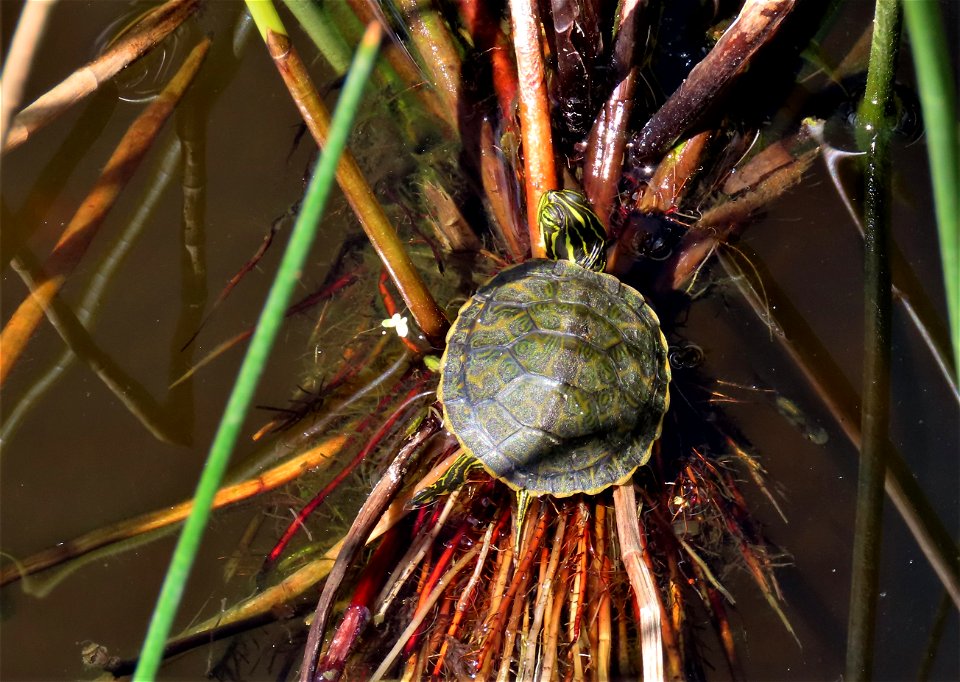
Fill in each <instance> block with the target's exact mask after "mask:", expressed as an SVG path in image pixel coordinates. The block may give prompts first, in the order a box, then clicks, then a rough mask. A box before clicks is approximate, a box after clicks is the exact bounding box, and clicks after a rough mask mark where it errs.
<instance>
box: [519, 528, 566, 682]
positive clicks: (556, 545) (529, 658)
mask: <svg viewBox="0 0 960 682" xmlns="http://www.w3.org/2000/svg"><path fill="white" fill-rule="evenodd" d="M566 526H567V514H565V513H563V512H562V511H561V513H560V514H559V520H558V521H557V527H556V529H554V531H553V545H552V546H551V548H550V562H549V564H548V565H547V567H546V570H545V571H544V574H543V577H542V579H541V580H540V581H538V583H537V600H536V603H535V605H534V610H533V622H532V623H531V625H530V630H529V632H528V634H527V639H526V641H527V652H526V657H525V659H524V663H523V666H522V667H521V671H522V673H523V674H522V675H521V679H528V680H532V679H533V677H534V672H535V670H536V667H537V666H536V655H537V652H538V650H540V649H539V647H538V646H537V640H538V639H539V638H540V630H541V628H542V627H543V618H544V614H545V613H546V610H547V604H548V603H550V601H551V600H552V597H553V589H554V582H553V580H554V578H555V577H556V575H557V567H558V566H559V565H560V554H561V552H562V545H563V535H564V531H565V530H566Z"/></svg>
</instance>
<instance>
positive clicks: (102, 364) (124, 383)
mask: <svg viewBox="0 0 960 682" xmlns="http://www.w3.org/2000/svg"><path fill="white" fill-rule="evenodd" d="M10 267H11V269H13V271H14V272H16V273H17V274H18V275H19V276H20V279H21V280H23V282H24V284H26V285H27V288H28V289H30V290H31V291H33V290H35V289H36V288H37V287H38V286H39V283H40V282H42V281H43V280H44V279H45V277H46V273H44V271H43V269H42V267H41V265H40V264H39V263H37V262H36V261H35V260H34V257H33V256H32V255H27V251H26V250H22V251H21V253H20V255H19V256H16V257H15V258H13V259H12V260H11V261H10ZM44 313H45V314H46V316H47V321H48V322H49V323H50V326H52V327H53V328H54V329H55V330H56V332H57V334H59V335H60V338H61V339H63V341H64V343H65V344H66V346H67V352H68V353H72V355H71V357H77V358H79V359H80V360H81V361H82V362H83V363H84V364H85V365H87V367H89V368H90V369H91V370H92V371H93V373H94V374H96V375H97V377H98V378H99V379H100V381H102V382H103V384H104V386H106V387H107V389H109V390H110V392H111V393H113V395H114V396H115V397H116V398H117V400H118V401H120V402H121V403H122V404H123V406H124V407H126V408H127V410H128V411H129V412H130V414H132V415H133V416H134V417H135V418H136V419H137V421H139V422H140V424H141V425H142V426H143V427H144V428H145V429H146V430H147V431H149V432H150V433H151V434H152V435H153V436H154V437H155V438H156V439H157V440H160V441H162V442H164V443H173V444H175V445H185V444H187V443H189V441H190V438H189V435H188V434H189V427H186V426H185V425H183V424H181V423H180V422H178V421H177V420H176V419H175V418H173V417H172V415H170V414H169V413H168V412H166V411H165V410H164V408H163V406H162V405H161V404H159V403H158V402H157V401H156V400H154V398H153V396H152V395H150V392H149V391H148V390H147V389H146V388H144V386H143V385H142V384H141V383H139V382H138V381H137V380H136V379H134V378H133V377H131V376H130V375H129V374H127V373H126V372H125V371H124V370H123V369H122V368H121V367H120V366H119V364H118V363H117V362H116V361H115V360H114V359H113V357H112V356H111V355H110V353H108V352H107V351H105V350H104V349H103V348H102V347H101V346H100V344H98V343H97V342H96V340H95V339H94V338H93V336H92V335H91V334H90V332H89V331H87V328H86V327H85V326H84V323H83V322H82V321H81V319H80V317H79V315H78V314H77V313H74V311H73V310H72V309H71V308H70V306H69V305H68V304H67V303H66V302H65V301H64V300H63V299H62V298H61V297H60V296H59V295H55V296H53V297H52V298H51V299H50V303H49V305H48V306H47V308H46V310H44ZM5 426H6V425H5Z"/></svg>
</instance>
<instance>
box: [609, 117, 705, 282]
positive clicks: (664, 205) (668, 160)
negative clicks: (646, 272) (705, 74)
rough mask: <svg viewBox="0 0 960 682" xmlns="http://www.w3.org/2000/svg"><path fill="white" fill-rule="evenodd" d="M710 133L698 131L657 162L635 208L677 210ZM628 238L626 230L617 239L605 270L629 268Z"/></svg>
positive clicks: (648, 210) (700, 161)
mask: <svg viewBox="0 0 960 682" xmlns="http://www.w3.org/2000/svg"><path fill="white" fill-rule="evenodd" d="M712 135H713V134H712V132H711V131H704V132H702V133H697V134H696V135H694V136H693V137H691V138H690V139H689V140H685V141H683V142H682V143H681V144H678V145H677V146H676V147H674V148H673V149H672V150H671V151H670V153H669V154H667V155H666V156H665V157H664V158H663V159H662V160H661V161H660V163H659V164H657V169H656V170H655V171H654V173H653V177H652V178H650V182H649V183H648V184H647V186H646V187H644V189H643V193H642V194H641V195H640V199H639V200H638V201H637V206H636V208H637V210H638V211H640V212H641V213H669V212H670V211H673V210H676V208H677V207H678V206H679V205H680V202H681V200H682V199H683V195H684V190H686V189H687V188H689V187H690V186H691V185H692V184H693V183H692V182H691V180H692V178H693V177H694V175H696V173H698V172H699V171H700V169H701V167H702V163H703V156H704V153H705V151H706V148H707V144H708V143H709V141H710V138H711V137H712ZM630 241H631V235H630V234H627V233H626V232H625V233H624V234H623V235H622V236H621V237H620V238H619V239H618V240H617V243H616V244H615V245H614V247H613V249H612V250H611V252H610V255H609V257H608V259H607V271H608V272H612V273H617V274H624V272H625V269H626V268H629V267H630V263H629V261H628V260H625V259H624V253H623V252H624V245H626V244H628V243H630Z"/></svg>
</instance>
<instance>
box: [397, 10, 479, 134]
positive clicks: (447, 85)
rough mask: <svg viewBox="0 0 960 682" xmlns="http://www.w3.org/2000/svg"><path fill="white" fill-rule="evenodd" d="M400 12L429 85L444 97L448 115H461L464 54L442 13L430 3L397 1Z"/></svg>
mask: <svg viewBox="0 0 960 682" xmlns="http://www.w3.org/2000/svg"><path fill="white" fill-rule="evenodd" d="M396 5H397V9H398V10H399V11H400V13H401V15H402V17H403V23H404V26H405V27H406V30H407V32H408V33H409V35H410V38H411V40H412V41H413V44H414V45H415V46H416V48H417V52H419V53H420V59H421V60H422V61H423V64H424V66H426V69H427V75H428V76H429V82H430V83H431V84H432V85H433V87H434V88H436V90H437V91H438V92H439V93H440V97H441V98H442V99H443V102H444V105H445V106H446V109H447V111H449V112H451V113H452V115H453V116H454V117H457V116H458V115H459V113H460V73H461V71H462V70H463V65H462V64H461V63H460V53H459V52H458V50H457V46H456V45H455V44H454V42H453V37H452V36H451V35H450V31H449V30H448V28H447V25H446V22H444V20H443V18H442V17H441V16H440V13H439V12H438V11H437V10H436V8H435V7H434V4H433V3H432V2H428V0H396Z"/></svg>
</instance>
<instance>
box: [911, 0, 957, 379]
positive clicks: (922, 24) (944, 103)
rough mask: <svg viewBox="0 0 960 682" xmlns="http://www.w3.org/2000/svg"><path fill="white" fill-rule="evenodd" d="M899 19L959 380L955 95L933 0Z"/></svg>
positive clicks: (914, 3) (917, 2)
mask: <svg viewBox="0 0 960 682" xmlns="http://www.w3.org/2000/svg"><path fill="white" fill-rule="evenodd" d="M903 15H904V20H905V21H906V24H907V31H908V33H909V34H910V51H911V52H912V54H913V63H914V68H915V69H916V71H917V85H918V88H919V91H920V104H921V106H922V108H923V122H924V127H925V128H926V134H927V154H928V155H929V157H930V175H931V178H932V180H933V200H934V209H935V211H936V216H937V230H938V233H939V236H940V259H941V262H942V263H943V278H944V284H945V286H946V291H947V314H948V317H949V320H950V336H951V338H952V339H953V358H954V371H955V372H956V373H957V377H958V378H960V139H958V133H957V92H956V88H955V85H954V83H955V81H954V74H953V73H951V67H950V55H949V53H948V51H947V40H946V37H945V36H944V32H943V17H942V16H941V14H940V9H939V7H938V4H937V2H936V0H905V1H904V3H903Z"/></svg>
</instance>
